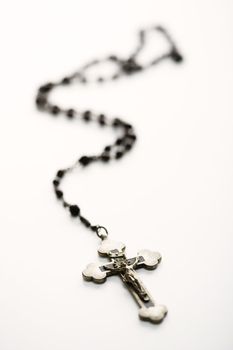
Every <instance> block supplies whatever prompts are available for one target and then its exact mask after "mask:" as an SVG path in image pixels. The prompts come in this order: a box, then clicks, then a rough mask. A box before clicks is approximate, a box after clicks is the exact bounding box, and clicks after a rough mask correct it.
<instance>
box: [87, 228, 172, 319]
mask: <svg viewBox="0 0 233 350" xmlns="http://www.w3.org/2000/svg"><path fill="white" fill-rule="evenodd" d="M98 235H99V236H100V237H101V238H102V242H101V244H100V246H99V248H98V253H99V254H100V255H101V256H105V257H108V258H109V259H110V261H111V262H110V263H108V264H105V265H102V266H100V265H99V264H96V263H92V264H89V265H87V267H86V269H85V270H84V271H83V277H84V279H85V280H86V281H94V282H95V283H103V282H105V281H106V279H107V277H108V276H111V275H117V274H118V275H119V276H120V277H121V279H122V281H123V282H124V284H125V285H126V286H127V288H128V290H129V291H130V292H131V294H132V295H133V297H134V299H135V300H136V302H137V303H138V305H139V308H140V309H139V317H140V319H142V320H145V321H150V322H153V323H160V322H161V321H162V320H163V319H164V317H165V316H166V314H167V308H166V306H164V305H160V304H157V303H155V302H154V301H153V299H152V297H151V296H150V294H149V293H148V291H147V290H146V288H145V287H144V285H143V284H142V282H141V280H140V279H139V277H138V275H137V273H136V271H135V269H138V268H141V267H144V268H146V269H149V270H153V269H155V268H156V267H157V266H158V264H159V263H160V261H161V255H160V253H158V252H153V251H150V250H146V249H145V250H141V251H139V252H138V254H137V256H136V257H134V258H130V259H128V258H127V257H126V256H125V245H124V244H123V243H121V242H115V241H112V240H110V239H109V238H108V237H107V235H106V234H103V235H101V234H98Z"/></svg>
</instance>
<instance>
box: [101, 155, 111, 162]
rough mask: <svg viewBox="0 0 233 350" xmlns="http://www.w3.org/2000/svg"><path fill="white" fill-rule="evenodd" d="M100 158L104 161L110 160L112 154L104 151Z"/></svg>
mask: <svg viewBox="0 0 233 350" xmlns="http://www.w3.org/2000/svg"><path fill="white" fill-rule="evenodd" d="M100 158H101V160H102V161H103V162H108V161H109V160H110V156H109V155H108V154H106V153H103V154H102V155H101V157H100Z"/></svg>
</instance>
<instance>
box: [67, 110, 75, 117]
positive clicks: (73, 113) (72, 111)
mask: <svg viewBox="0 0 233 350" xmlns="http://www.w3.org/2000/svg"><path fill="white" fill-rule="evenodd" d="M66 115H67V117H68V118H70V119H72V118H74V115H75V111H74V109H68V111H67V112H66Z"/></svg>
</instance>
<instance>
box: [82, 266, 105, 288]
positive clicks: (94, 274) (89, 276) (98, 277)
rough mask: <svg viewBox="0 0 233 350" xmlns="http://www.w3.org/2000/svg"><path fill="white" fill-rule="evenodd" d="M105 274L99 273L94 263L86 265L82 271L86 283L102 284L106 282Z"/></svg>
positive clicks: (99, 270) (98, 268)
mask: <svg viewBox="0 0 233 350" xmlns="http://www.w3.org/2000/svg"><path fill="white" fill-rule="evenodd" d="M106 277H107V274H106V272H105V271H101V269H100V267H99V265H98V264H96V263H91V264H89V265H87V267H86V268H85V270H84V271H83V278H84V279H85V280H86V281H94V282H95V283H103V282H105V281H106Z"/></svg>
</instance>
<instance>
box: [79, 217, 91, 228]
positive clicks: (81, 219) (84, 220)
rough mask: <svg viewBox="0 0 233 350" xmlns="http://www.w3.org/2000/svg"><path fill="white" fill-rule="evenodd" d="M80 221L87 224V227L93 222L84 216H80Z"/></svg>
mask: <svg viewBox="0 0 233 350" xmlns="http://www.w3.org/2000/svg"><path fill="white" fill-rule="evenodd" d="M80 221H81V222H82V223H83V224H84V225H85V226H86V227H90V226H91V223H90V222H89V221H88V220H87V219H85V218H84V217H83V216H80Z"/></svg>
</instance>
